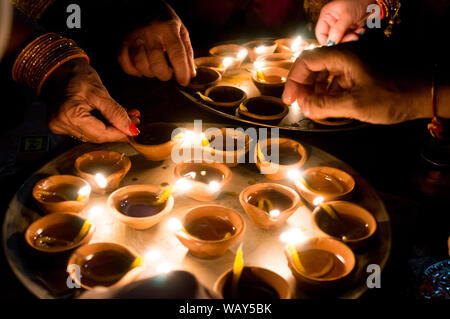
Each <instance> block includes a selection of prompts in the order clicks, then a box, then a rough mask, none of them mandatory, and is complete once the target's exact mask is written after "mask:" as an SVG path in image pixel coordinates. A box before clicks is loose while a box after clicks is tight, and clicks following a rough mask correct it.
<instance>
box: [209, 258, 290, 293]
mask: <svg viewBox="0 0 450 319" xmlns="http://www.w3.org/2000/svg"><path fill="white" fill-rule="evenodd" d="M232 276H233V269H230V270H228V271H226V272H225V273H223V274H222V275H221V276H220V277H219V278H218V279H217V281H216V283H215V284H214V292H215V293H216V294H217V295H219V296H220V297H221V298H223V299H291V296H292V295H291V288H290V287H289V284H288V282H287V281H286V279H284V278H283V277H281V276H280V275H278V274H277V273H275V272H273V271H271V270H269V269H265V268H261V267H254V266H245V267H244V270H243V271H242V276H241V278H240V280H239V286H238V296H236V297H235V298H232V296H231V291H230V290H231V288H230V286H231V281H232ZM247 278H249V279H248V280H247ZM250 283H253V288H252V285H249V284H250ZM255 283H256V284H255Z"/></svg>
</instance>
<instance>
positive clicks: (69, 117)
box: [43, 59, 140, 143]
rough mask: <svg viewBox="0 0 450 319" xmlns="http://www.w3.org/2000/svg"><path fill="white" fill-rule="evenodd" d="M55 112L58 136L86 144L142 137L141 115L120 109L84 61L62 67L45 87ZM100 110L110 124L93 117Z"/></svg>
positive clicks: (53, 120)
mask: <svg viewBox="0 0 450 319" xmlns="http://www.w3.org/2000/svg"><path fill="white" fill-rule="evenodd" d="M43 97H44V98H47V100H48V101H49V102H50V104H51V105H52V106H53V108H54V111H53V113H52V114H51V116H50V120H49V127H50V130H51V131H52V132H53V133H55V134H67V135H71V136H73V137H75V138H78V139H81V140H82V141H85V142H92V143H105V142H114V141H126V140H127V139H128V136H133V135H137V134H139V130H138V129H137V128H136V126H135V125H137V124H139V116H140V114H139V112H138V111H137V110H133V111H130V116H129V115H128V114H127V110H126V109H125V108H123V107H122V106H120V105H119V104H118V103H117V102H116V101H114V100H113V98H112V97H111V96H110V95H109V93H108V91H107V90H106V88H105V87H104V86H103V84H102V82H101V80H100V77H99V76H98V74H97V72H96V71H95V70H94V69H93V68H92V67H91V66H90V65H89V64H88V63H87V62H86V61H85V60H83V59H75V60H72V61H69V62H66V63H64V64H63V65H62V66H61V67H59V68H58V69H57V70H56V71H55V72H53V74H52V75H51V77H50V78H49V79H48V80H47V82H46V83H45V86H44V91H43ZM93 110H98V111H100V113H101V114H102V115H103V117H104V118H105V119H106V120H107V121H108V122H109V123H110V124H111V125H108V124H105V123H104V122H103V121H101V120H100V119H98V118H96V117H95V116H93V115H92V114H91V111H93Z"/></svg>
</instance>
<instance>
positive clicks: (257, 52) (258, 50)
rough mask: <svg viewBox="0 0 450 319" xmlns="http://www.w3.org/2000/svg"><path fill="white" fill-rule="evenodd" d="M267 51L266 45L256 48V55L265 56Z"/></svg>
mask: <svg viewBox="0 0 450 319" xmlns="http://www.w3.org/2000/svg"><path fill="white" fill-rule="evenodd" d="M266 50H267V47H266V46H265V45H260V46H258V47H256V48H255V53H256V54H263V53H264V52H265V51H266Z"/></svg>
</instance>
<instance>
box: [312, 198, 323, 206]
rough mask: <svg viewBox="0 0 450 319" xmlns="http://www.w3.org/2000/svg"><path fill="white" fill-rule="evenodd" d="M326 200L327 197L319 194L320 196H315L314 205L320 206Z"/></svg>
mask: <svg viewBox="0 0 450 319" xmlns="http://www.w3.org/2000/svg"><path fill="white" fill-rule="evenodd" d="M324 200H325V198H324V197H323V196H318V197H316V198H314V200H313V205H314V206H319V205H320V204H322V203H323V201H324Z"/></svg>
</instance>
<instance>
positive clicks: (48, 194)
mask: <svg viewBox="0 0 450 319" xmlns="http://www.w3.org/2000/svg"><path fill="white" fill-rule="evenodd" d="M81 189H83V190H85V191H86V193H85V194H84V195H83V196H79V192H80V190H81ZM32 193H33V197H34V199H35V200H36V201H37V202H38V204H39V206H40V207H41V208H42V209H43V210H44V211H45V212H46V213H50V214H51V213H61V212H67V213H78V212H80V211H81V210H83V208H85V207H86V205H87V204H88V201H89V196H90V193H91V186H90V185H89V183H88V182H86V181H85V180H84V179H82V178H80V177H77V176H72V175H54V176H50V177H47V178H44V179H42V180H40V181H39V182H37V183H36V185H34V187H33V191H32Z"/></svg>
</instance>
